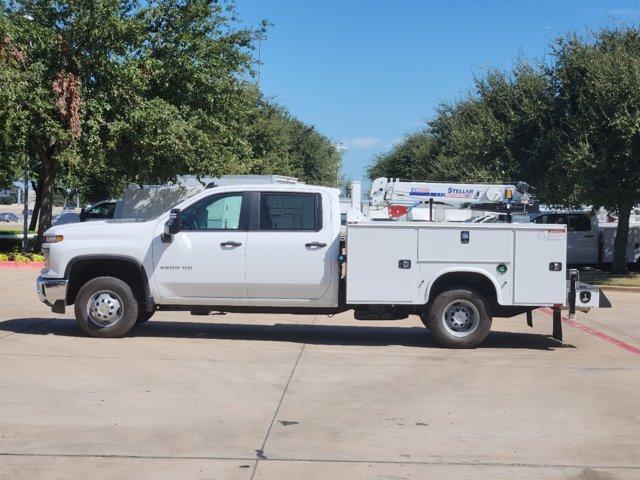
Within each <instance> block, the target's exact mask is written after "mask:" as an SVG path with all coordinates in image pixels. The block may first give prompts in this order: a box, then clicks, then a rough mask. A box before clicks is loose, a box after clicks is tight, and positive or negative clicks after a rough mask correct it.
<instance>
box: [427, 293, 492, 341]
mask: <svg viewBox="0 0 640 480" xmlns="http://www.w3.org/2000/svg"><path fill="white" fill-rule="evenodd" d="M420 318H421V320H422V322H423V323H424V324H425V326H426V327H427V328H428V329H429V331H430V332H431V334H432V335H433V337H434V338H435V339H436V341H437V342H438V343H439V344H440V345H442V346H443V347H452V348H475V347H477V346H478V345H479V344H480V343H481V342H482V341H483V340H484V339H485V338H486V337H487V335H488V334H489V330H491V317H490V316H489V315H488V314H487V310H486V308H485V305H484V302H483V301H482V298H480V297H479V296H478V294H476V293H475V292H473V291H471V290H466V289H455V290H446V291H444V292H442V293H440V294H439V295H438V296H437V297H436V298H435V300H434V301H433V302H432V303H431V305H430V307H429V308H428V310H427V311H426V313H424V314H423V315H421V316H420Z"/></svg>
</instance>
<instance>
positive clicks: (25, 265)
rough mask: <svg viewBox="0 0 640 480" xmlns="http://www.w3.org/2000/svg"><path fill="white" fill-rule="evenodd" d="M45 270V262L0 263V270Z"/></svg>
mask: <svg viewBox="0 0 640 480" xmlns="http://www.w3.org/2000/svg"><path fill="white" fill-rule="evenodd" d="M43 268H44V262H12V261H4V262H0V269H19V270H36V269H38V270H41V269H43Z"/></svg>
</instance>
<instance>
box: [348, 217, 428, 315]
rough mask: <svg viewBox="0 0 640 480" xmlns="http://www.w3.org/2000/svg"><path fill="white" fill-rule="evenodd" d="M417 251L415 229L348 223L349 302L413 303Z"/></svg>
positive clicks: (416, 292)
mask: <svg viewBox="0 0 640 480" xmlns="http://www.w3.org/2000/svg"><path fill="white" fill-rule="evenodd" d="M417 253H418V232H417V230H416V229H415V228H397V227H391V226H380V227H377V226H358V225H349V226H348V228H347V303H349V304H367V303H371V304H375V303H378V304H394V303H414V302H415V301H416V297H417V294H418V286H417V278H418V274H417V272H418V265H417ZM400 262H402V263H400Z"/></svg>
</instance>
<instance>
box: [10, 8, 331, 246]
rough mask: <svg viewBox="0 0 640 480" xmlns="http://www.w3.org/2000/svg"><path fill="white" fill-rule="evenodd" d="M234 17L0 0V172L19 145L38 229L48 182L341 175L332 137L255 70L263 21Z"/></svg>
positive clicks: (43, 221) (85, 188) (84, 186)
mask: <svg viewBox="0 0 640 480" xmlns="http://www.w3.org/2000/svg"><path fill="white" fill-rule="evenodd" d="M235 18H236V13H235V9H234V5H233V3H229V2H226V1H222V0H220V1H210V0H153V1H148V2H147V1H141V0H97V1H96V0H75V1H70V0H66V1H62V0H53V1H52V0H21V1H2V2H0V122H1V126H0V167H2V168H0V170H1V171H2V174H0V175H2V177H1V178H0V181H1V182H5V183H6V182H8V181H10V180H11V179H14V178H16V176H17V172H18V171H19V170H20V165H22V162H23V160H24V155H25V154H26V155H27V156H28V158H29V161H30V169H31V176H32V178H34V179H35V180H36V182H37V183H36V187H37V188H36V192H37V194H38V198H37V200H38V201H39V202H38V201H37V204H38V203H40V205H37V207H40V208H39V209H40V213H41V216H40V222H39V233H40V234H42V232H43V231H44V230H46V228H48V227H49V225H50V222H51V208H52V197H53V193H54V190H55V188H57V187H58V188H59V187H66V188H71V189H74V190H76V191H79V192H81V193H82V194H83V196H84V198H86V199H88V200H98V199H101V198H105V197H106V196H112V195H117V194H118V193H120V192H121V191H122V188H123V187H124V186H126V185H127V184H130V183H140V184H141V183H163V182H167V181H171V180H173V179H175V178H176V176H177V175H183V174H195V175H202V176H204V175H213V176H219V175H223V174H230V173H258V172H259V173H283V174H293V175H297V176H299V177H301V178H303V179H304V180H307V181H313V182H320V183H325V184H331V185H337V182H338V175H337V172H338V167H339V162H340V157H339V154H338V152H337V151H336V150H335V148H333V146H332V144H331V141H330V140H329V139H328V138H326V137H324V136H323V135H321V134H320V133H318V132H317V131H316V130H315V129H314V128H313V127H310V126H308V125H305V124H303V123H302V122H300V121H299V120H297V119H295V118H293V117H292V116H291V115H290V114H289V113H288V112H286V110H285V109H283V108H282V107H279V106H277V105H274V104H273V102H270V101H268V100H267V99H265V98H264V97H263V95H262V94H261V92H259V91H258V90H257V88H256V86H255V85H254V84H253V83H252V81H251V76H252V74H253V68H254V63H255V61H254V58H253V55H252V53H253V48H254V42H255V40H256V36H257V35H258V34H262V32H263V30H264V28H265V25H266V24H263V25H259V26H257V28H248V27H244V26H242V25H240V24H238V23H237V21H236V20H235ZM271 123H272V124H271Z"/></svg>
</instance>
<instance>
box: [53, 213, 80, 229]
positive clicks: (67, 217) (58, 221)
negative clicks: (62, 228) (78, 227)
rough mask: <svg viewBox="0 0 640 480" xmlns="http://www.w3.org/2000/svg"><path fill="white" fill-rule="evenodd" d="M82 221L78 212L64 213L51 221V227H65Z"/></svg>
mask: <svg viewBox="0 0 640 480" xmlns="http://www.w3.org/2000/svg"><path fill="white" fill-rule="evenodd" d="M79 221H80V215H79V214H77V213H76V212H65V211H63V212H62V213H61V214H60V215H56V216H55V217H53V219H52V220H51V225H52V226H56V225H64V224H65V223H76V222H79Z"/></svg>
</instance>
